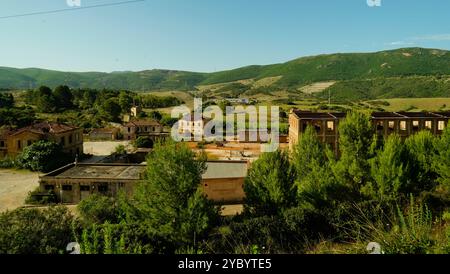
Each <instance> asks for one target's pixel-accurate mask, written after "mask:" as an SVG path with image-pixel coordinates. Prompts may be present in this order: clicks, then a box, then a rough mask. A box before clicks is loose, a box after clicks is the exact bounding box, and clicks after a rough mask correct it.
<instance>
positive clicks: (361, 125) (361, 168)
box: [333, 112, 375, 193]
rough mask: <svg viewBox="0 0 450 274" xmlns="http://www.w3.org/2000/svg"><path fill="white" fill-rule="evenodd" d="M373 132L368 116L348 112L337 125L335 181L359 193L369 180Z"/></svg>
mask: <svg viewBox="0 0 450 274" xmlns="http://www.w3.org/2000/svg"><path fill="white" fill-rule="evenodd" d="M373 135H374V130H373V127H372V123H371V120H370V117H369V115H367V114H365V113H362V112H350V113H348V114H347V117H346V118H345V120H344V121H342V122H341V123H340V125H339V148H340V151H341V156H340V159H339V160H338V161H337V163H336V165H334V166H333V172H334V174H335V176H336V178H337V180H338V181H339V182H341V183H343V184H344V185H346V186H347V187H348V188H349V190H351V191H352V192H353V193H359V192H360V190H361V188H362V187H364V186H365V185H366V184H367V182H369V180H370V164H369V159H370V158H372V156H373V155H372V149H371V148H372V144H373V141H374V140H375V139H374V138H373Z"/></svg>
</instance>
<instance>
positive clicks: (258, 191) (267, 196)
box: [244, 150, 296, 215]
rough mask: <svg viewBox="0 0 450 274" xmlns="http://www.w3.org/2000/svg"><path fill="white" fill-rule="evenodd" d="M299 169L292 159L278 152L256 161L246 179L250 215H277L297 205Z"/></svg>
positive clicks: (263, 155)
mask: <svg viewBox="0 0 450 274" xmlns="http://www.w3.org/2000/svg"><path fill="white" fill-rule="evenodd" d="M294 181H295V169H294V168H293V167H292V166H291V164H290V162H289V155H288V154H287V153H285V152H282V151H280V150H277V151H275V152H270V153H264V154H262V155H261V157H260V158H259V159H258V160H256V161H255V162H254V163H253V164H252V166H251V168H250V170H249V171H248V175H247V178H246V179H245V184H244V191H245V194H246V198H245V204H246V211H248V212H253V213H255V214H257V215H267V214H276V213H278V212H279V211H280V210H282V209H284V208H287V207H290V206H292V205H293V204H294V202H295V192H296V189H295V184H294Z"/></svg>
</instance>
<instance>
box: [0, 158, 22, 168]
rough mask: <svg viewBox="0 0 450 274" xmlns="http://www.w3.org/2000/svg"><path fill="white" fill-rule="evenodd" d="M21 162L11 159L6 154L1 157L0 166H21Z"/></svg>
mask: <svg viewBox="0 0 450 274" xmlns="http://www.w3.org/2000/svg"><path fill="white" fill-rule="evenodd" d="M21 167H22V166H21V164H20V162H19V161H17V160H16V159H13V158H11V157H9V156H6V157H5V158H3V160H0V168H21Z"/></svg>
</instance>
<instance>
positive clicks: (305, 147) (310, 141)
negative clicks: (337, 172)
mask: <svg viewBox="0 0 450 274" xmlns="http://www.w3.org/2000/svg"><path fill="white" fill-rule="evenodd" d="M327 153H332V152H331V151H330V150H328V148H327V147H325V146H324V145H323V143H322V142H321V141H320V140H319V139H318V138H317V134H316V132H315V130H314V128H313V127H311V126H308V127H307V128H306V130H305V132H303V133H302V135H301V136H300V139H299V141H298V143H297V144H296V145H295V147H294V150H293V153H292V163H293V166H294V167H295V170H296V174H297V178H296V186H297V190H298V193H297V194H298V195H297V196H298V203H300V204H303V203H309V204H312V205H313V206H315V207H322V206H324V205H325V204H327V202H328V201H329V200H330V199H329V196H330V195H333V194H332V193H331V190H332V187H333V185H334V183H335V179H334V176H333V173H332V171H331V167H330V164H331V163H330V162H329V161H328V158H327Z"/></svg>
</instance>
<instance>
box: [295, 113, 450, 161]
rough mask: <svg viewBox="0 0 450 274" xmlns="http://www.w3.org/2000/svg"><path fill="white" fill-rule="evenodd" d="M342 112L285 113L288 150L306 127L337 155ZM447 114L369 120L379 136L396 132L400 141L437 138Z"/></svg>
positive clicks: (380, 115)
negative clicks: (424, 134) (416, 136)
mask: <svg viewBox="0 0 450 274" xmlns="http://www.w3.org/2000/svg"><path fill="white" fill-rule="evenodd" d="M345 117H346V114H345V113H332V112H329V113H321V112H320V113H319V112H310V111H302V110H297V109H293V110H291V112H290V114H289V147H290V148H291V149H292V148H293V146H294V145H295V144H296V143H297V142H298V139H299V137H300V136H301V134H302V133H303V132H304V131H305V130H306V127H307V126H308V125H310V126H313V127H314V129H315V130H316V133H317V135H318V138H319V139H320V140H321V141H322V142H323V143H325V144H328V145H329V146H330V147H331V148H332V149H333V150H334V152H335V153H336V154H337V153H338V152H339V131H338V127H339V123H340V121H341V120H343V119H344V118H345ZM449 119H450V112H373V113H372V114H371V120H372V124H373V127H374V130H375V131H376V133H377V134H378V135H379V136H383V137H387V136H388V135H390V134H392V133H397V134H398V135H399V136H400V137H401V138H402V139H403V140H404V139H406V138H407V137H408V136H410V135H412V134H414V133H417V132H419V131H421V130H429V131H430V132H431V133H433V134H436V135H439V134H441V133H442V131H443V130H444V128H445V127H446V126H447V124H448V121H449Z"/></svg>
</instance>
